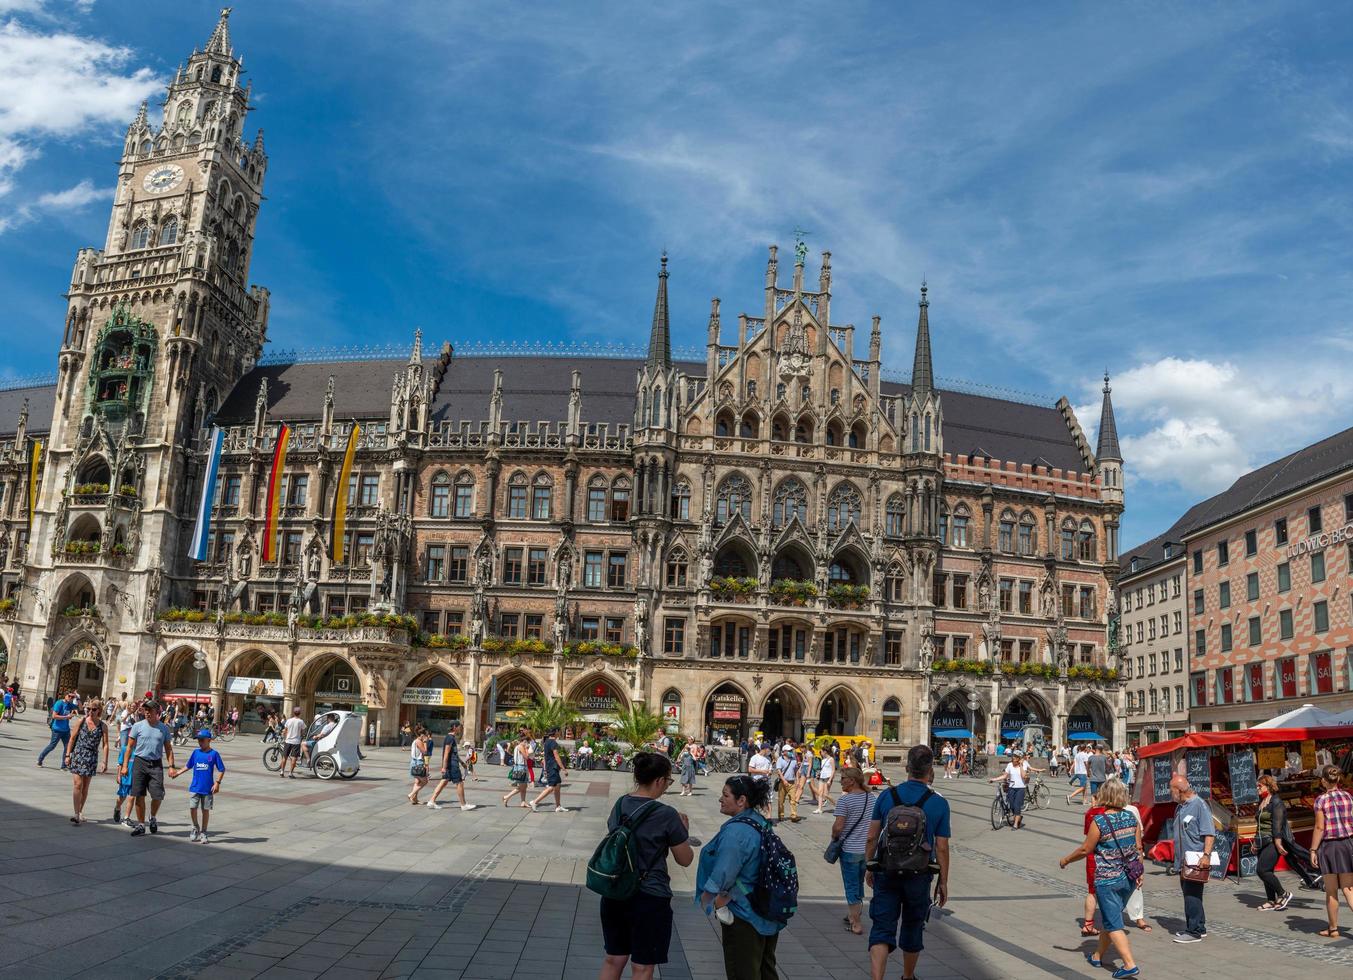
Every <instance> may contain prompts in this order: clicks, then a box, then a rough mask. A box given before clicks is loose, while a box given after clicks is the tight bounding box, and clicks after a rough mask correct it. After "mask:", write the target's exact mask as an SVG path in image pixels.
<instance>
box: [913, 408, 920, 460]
mask: <svg viewBox="0 0 1353 980" xmlns="http://www.w3.org/2000/svg"><path fill="white" fill-rule="evenodd" d="M920 450H921V416H919V415H916V414H914V413H913V414H912V417H911V451H912V452H914V453H915V452H920Z"/></svg>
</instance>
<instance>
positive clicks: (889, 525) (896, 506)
mask: <svg viewBox="0 0 1353 980" xmlns="http://www.w3.org/2000/svg"><path fill="white" fill-rule="evenodd" d="M906 517H907V510H906V505H905V504H904V503H903V502H902V495H901V494H900V493H895V494H893V495H892V496H891V497H889V498H888V504H887V507H886V508H885V509H884V511H883V533H884V534H886V535H888V536H889V537H893V538H900V537H901V536H902V528H903V526H904V525H903V522H904V521H905V520H906Z"/></svg>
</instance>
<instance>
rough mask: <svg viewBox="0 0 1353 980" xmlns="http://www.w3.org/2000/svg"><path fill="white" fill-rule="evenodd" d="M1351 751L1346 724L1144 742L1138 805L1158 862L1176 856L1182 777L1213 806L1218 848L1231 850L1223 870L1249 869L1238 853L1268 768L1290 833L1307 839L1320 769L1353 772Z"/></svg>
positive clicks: (1250, 831)
mask: <svg viewBox="0 0 1353 980" xmlns="http://www.w3.org/2000/svg"><path fill="white" fill-rule="evenodd" d="M1350 749H1353V731H1351V730H1350V729H1349V728H1348V727H1347V726H1334V727H1324V728H1249V729H1244V730H1242V731H1234V732H1194V733H1192V734H1190V735H1185V736H1184V737H1183V738H1175V739H1170V740H1169V741H1166V742H1157V743H1155V744H1153V745H1143V746H1142V747H1141V748H1140V749H1138V755H1139V757H1140V759H1141V764H1140V765H1139V767H1138V770H1137V773H1138V775H1137V782H1136V794H1137V798H1136V800H1135V802H1136V804H1137V807H1138V809H1139V810H1140V811H1141V814H1142V824H1143V827H1144V830H1145V837H1144V839H1145V843H1146V846H1147V853H1148V854H1149V855H1150V856H1151V857H1152V858H1154V859H1156V860H1158V861H1169V860H1172V859H1173V857H1174V847H1173V841H1172V840H1171V836H1172V834H1171V824H1170V821H1171V820H1172V818H1173V817H1174V811H1175V804H1174V801H1173V800H1172V799H1171V798H1170V785H1169V784H1170V779H1171V778H1172V777H1173V776H1175V775H1176V774H1179V775H1183V776H1186V777H1188V780H1189V785H1190V786H1191V787H1192V788H1193V791H1194V792H1195V793H1197V794H1198V795H1199V796H1201V797H1202V798H1203V799H1204V800H1207V801H1208V803H1209V805H1210V806H1211V808H1212V816H1213V818H1214V820H1215V821H1216V823H1217V826H1218V837H1217V841H1218V842H1217V850H1218V853H1219V854H1221V853H1223V851H1225V852H1228V853H1226V854H1225V860H1224V862H1223V864H1222V866H1221V867H1220V868H1218V869H1217V873H1218V874H1221V873H1225V872H1236V871H1239V872H1240V873H1245V872H1246V870H1247V869H1245V868H1243V867H1242V866H1241V862H1240V856H1241V855H1243V854H1245V853H1246V851H1247V847H1246V846H1245V845H1246V844H1247V843H1248V842H1249V841H1250V840H1251V839H1253V837H1254V833H1255V812H1256V810H1257V809H1258V805H1259V787H1258V779H1259V777H1260V776H1261V775H1264V774H1265V773H1268V774H1270V775H1272V776H1273V777H1274V778H1276V779H1277V780H1278V792H1279V794H1280V795H1281V796H1282V799H1283V802H1284V803H1285V804H1286V805H1287V818H1288V820H1289V822H1290V823H1291V825H1292V830H1293V831H1294V832H1295V833H1296V835H1297V838H1298V840H1299V841H1302V842H1305V841H1307V840H1309V839H1310V834H1311V830H1312V828H1313V827H1314V826H1315V817H1314V813H1313V807H1314V805H1315V797H1316V794H1317V793H1318V792H1319V786H1320V781H1319V778H1318V776H1317V772H1318V770H1319V769H1320V767H1322V766H1326V765H1331V764H1334V765H1339V766H1341V767H1342V768H1343V769H1344V771H1345V772H1349V771H1353V770H1351V769H1350V766H1353V752H1350Z"/></svg>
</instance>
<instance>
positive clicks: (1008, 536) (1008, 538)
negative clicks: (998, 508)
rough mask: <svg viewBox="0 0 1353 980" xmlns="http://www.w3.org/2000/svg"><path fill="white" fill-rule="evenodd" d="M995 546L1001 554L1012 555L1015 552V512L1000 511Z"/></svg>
mask: <svg viewBox="0 0 1353 980" xmlns="http://www.w3.org/2000/svg"><path fill="white" fill-rule="evenodd" d="M996 547H997V548H999V549H1000V551H1001V552H1002V553H1003V554H1007V555H1013V554H1014V553H1015V512H1014V511H1012V510H1006V511H1002V512H1001V520H1000V525H999V528H998V531H997V544H996Z"/></svg>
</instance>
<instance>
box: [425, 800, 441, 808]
mask: <svg viewBox="0 0 1353 980" xmlns="http://www.w3.org/2000/svg"><path fill="white" fill-rule="evenodd" d="M423 806H425V807H427V808H428V809H429V810H440V809H441V808H442V805H441V804H440V803H438V802H437V801H436V800H428V801H427V802H426V803H424V804H423Z"/></svg>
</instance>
